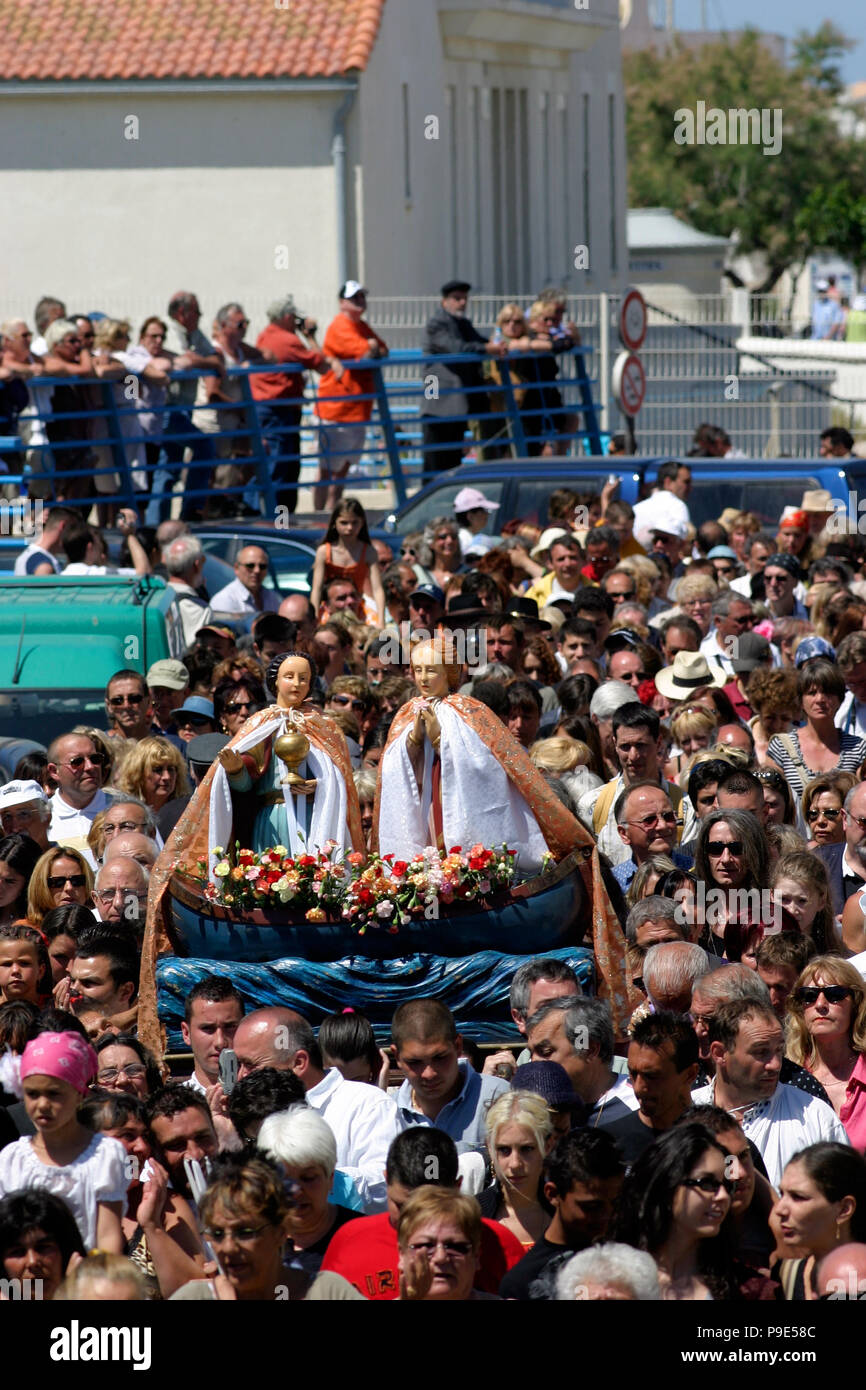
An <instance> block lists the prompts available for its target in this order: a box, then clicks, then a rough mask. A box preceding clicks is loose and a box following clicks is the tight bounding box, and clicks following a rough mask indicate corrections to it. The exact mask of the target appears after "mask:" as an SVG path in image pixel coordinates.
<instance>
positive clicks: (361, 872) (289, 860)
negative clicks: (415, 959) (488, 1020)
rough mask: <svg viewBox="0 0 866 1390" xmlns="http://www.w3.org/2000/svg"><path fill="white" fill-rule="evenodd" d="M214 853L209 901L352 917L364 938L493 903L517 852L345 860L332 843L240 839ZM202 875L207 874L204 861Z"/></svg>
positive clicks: (507, 882) (319, 918)
mask: <svg viewBox="0 0 866 1390" xmlns="http://www.w3.org/2000/svg"><path fill="white" fill-rule="evenodd" d="M214 856H215V858H216V864H215V865H214V871H213V876H214V880H215V881H214V882H206V883H205V887H204V896H205V898H206V899H207V901H208V902H212V903H216V904H218V905H219V906H221V907H226V908H230V909H231V910H232V913H233V914H234V913H238V914H242V913H244V912H250V911H253V910H254V909H256V908H273V907H275V906H279V907H286V908H288V909H289V910H290V912H291V915H292V916H293V917H296V916H303V918H304V919H305V920H306V921H307V922H328V921H344V922H349V923H351V924H352V926H354V927H355V928H356V929H357V931H358V933H359V935H361V936H363V935H364V933H365V932H366V930H367V928H368V927H378V928H385V929H387V930H388V931H389V932H392V933H393V932H396V931H398V930H399V928H400V927H401V926H406V925H407V923H408V922H410V921H411V919H412V918H413V917H425V918H427V919H428V920H430V919H435V918H438V916H439V913H440V908H441V907H448V908H450V907H452V906H454V905H458V904H475V905H476V906H478V907H482V908H486V907H489V906H491V905H492V901H493V900H494V899H496V898H497V897H501V896H503V895H505V894H507V893H508V892H509V890H510V888H511V885H512V883H513V881H514V861H515V857H516V851H515V850H512V849H508V847H507V846H506V845H501V846H499V847H498V848H493V849H490V848H487V847H485V846H484V845H480V844H478V845H473V846H472V848H471V849H470V850H468V851H467V852H464V851H463V849H462V847H461V846H460V845H455V846H454V847H453V848H452V849H450V850H449V851H448V853H447V854H446V853H444V852H440V851H439V850H437V849H433V848H428V849H425V850H424V851H423V853H421V854H416V855H415V857H414V858H413V859H411V860H408V861H407V860H403V859H396V858H395V856H394V855H393V854H387V855H385V856H384V857H382V856H380V855H377V854H374V855H369V856H366V855H363V854H359V853H358V852H357V851H355V852H354V853H352V854H348V855H347V856H346V857H345V858H341V857H340V851H339V849H338V846H337V844H336V842H335V841H333V840H331V841H329V842H328V844H327V845H326V846H325V848H324V850H319V851H318V853H316V854H301V855H296V856H294V857H292V856H291V855H290V854H289V852H288V850H287V849H286V847H285V845H274V846H273V847H272V848H270V849H266V850H262V851H261V852H259V853H256V852H254V851H253V850H251V849H242V848H241V846H240V844H237V843H236V844H235V847H234V852H233V853H227V852H226V851H225V850H224V849H222V848H217V849H215V850H214ZM199 876H200V878H201V879H203V880H204V879H207V866H206V865H205V864H204V863H200V864H199Z"/></svg>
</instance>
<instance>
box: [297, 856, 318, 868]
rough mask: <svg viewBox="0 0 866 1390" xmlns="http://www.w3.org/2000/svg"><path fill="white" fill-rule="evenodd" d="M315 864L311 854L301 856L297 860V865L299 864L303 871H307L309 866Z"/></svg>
mask: <svg viewBox="0 0 866 1390" xmlns="http://www.w3.org/2000/svg"><path fill="white" fill-rule="evenodd" d="M315 862H316V861H315V859H314V857H313V855H312V854H302V855H301V857H300V859H299V860H298V863H299V864H300V865H301V867H302V868H304V869H308V868H309V867H310V865H311V864H315Z"/></svg>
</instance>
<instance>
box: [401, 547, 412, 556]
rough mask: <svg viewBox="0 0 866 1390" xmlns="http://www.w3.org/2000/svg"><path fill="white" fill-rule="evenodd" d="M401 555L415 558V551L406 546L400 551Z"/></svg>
mask: <svg viewBox="0 0 866 1390" xmlns="http://www.w3.org/2000/svg"><path fill="white" fill-rule="evenodd" d="M400 554H401V555H411V556H413V557H414V555H415V551H414V550H410V549H409V547H408V546H405V545H404V546H402V548H401V550H400Z"/></svg>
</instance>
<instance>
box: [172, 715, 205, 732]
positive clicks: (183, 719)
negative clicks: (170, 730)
mask: <svg viewBox="0 0 866 1390" xmlns="http://www.w3.org/2000/svg"><path fill="white" fill-rule="evenodd" d="M175 720H176V721H177V727H178V728H179V729H182V728H183V727H184V725H188V724H191V725H192V727H193V728H194V729H200V728H201V726H202V725H203V724H210V723H212V722H213V721H212V720H211V719H210V717H209V716H208V715H206V714H176V715H175Z"/></svg>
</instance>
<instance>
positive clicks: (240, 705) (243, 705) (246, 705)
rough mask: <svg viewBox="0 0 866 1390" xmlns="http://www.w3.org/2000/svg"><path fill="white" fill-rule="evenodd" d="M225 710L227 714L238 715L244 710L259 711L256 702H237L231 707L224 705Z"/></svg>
mask: <svg viewBox="0 0 866 1390" xmlns="http://www.w3.org/2000/svg"><path fill="white" fill-rule="evenodd" d="M223 709H224V710H225V712H226V714H237V713H238V711H239V710H242V709H251V710H257V709H258V705H257V704H256V703H255V701H254V700H235V701H233V703H232V704H230V705H224V706H223Z"/></svg>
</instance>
